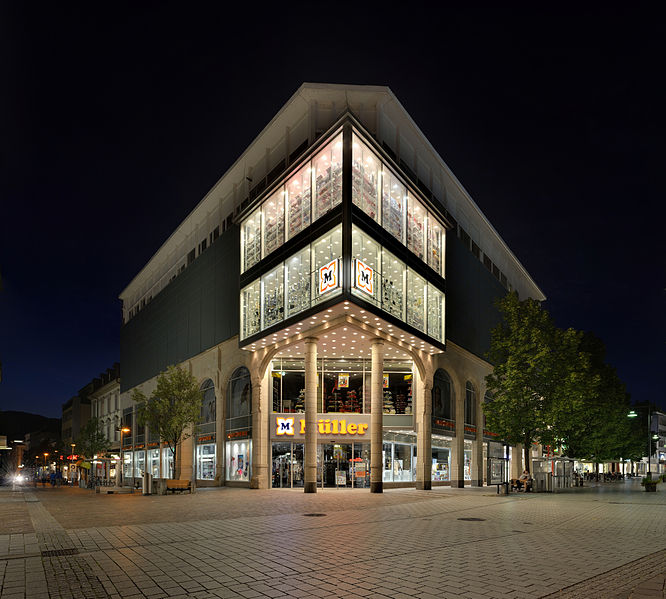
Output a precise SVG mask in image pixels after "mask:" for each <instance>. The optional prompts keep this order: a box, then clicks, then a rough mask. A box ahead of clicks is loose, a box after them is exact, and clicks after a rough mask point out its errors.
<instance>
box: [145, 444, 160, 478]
mask: <svg viewBox="0 0 666 599" xmlns="http://www.w3.org/2000/svg"><path fill="white" fill-rule="evenodd" d="M148 472H150V474H151V476H152V477H153V478H159V477H160V450H159V449H149V450H148Z"/></svg>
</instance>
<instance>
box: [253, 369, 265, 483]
mask: <svg viewBox="0 0 666 599" xmlns="http://www.w3.org/2000/svg"><path fill="white" fill-rule="evenodd" d="M266 374H267V373H264V376H263V377H260V376H253V377H252V477H251V478H250V488H251V489H267V488H268V466H267V456H266V451H267V449H266V447H267V446H266V442H267V439H268V413H267V409H266V408H267V400H266V398H265V395H266V393H267V389H268V384H267V382H266V381H265V380H264V379H265V378H266Z"/></svg>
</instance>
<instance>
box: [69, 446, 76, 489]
mask: <svg viewBox="0 0 666 599" xmlns="http://www.w3.org/2000/svg"><path fill="white" fill-rule="evenodd" d="M70 445H71V446H72V453H71V454H70V456H69V457H70V461H71V464H70V466H69V476H70V478H71V479H72V485H74V448H75V447H76V443H70Z"/></svg>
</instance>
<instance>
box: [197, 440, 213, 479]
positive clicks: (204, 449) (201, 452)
mask: <svg viewBox="0 0 666 599" xmlns="http://www.w3.org/2000/svg"><path fill="white" fill-rule="evenodd" d="M215 454H216V450H215V443H204V444H201V445H197V479H199V480H214V479H215Z"/></svg>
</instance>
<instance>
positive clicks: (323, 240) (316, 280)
mask: <svg viewBox="0 0 666 599" xmlns="http://www.w3.org/2000/svg"><path fill="white" fill-rule="evenodd" d="M341 256H342V225H339V226H337V227H335V229H333V230H332V231H331V232H330V233H327V234H326V235H324V236H322V237H320V238H319V239H318V240H317V241H315V242H314V243H313V244H312V264H313V267H314V271H313V273H312V303H313V304H316V303H317V302H319V301H321V300H323V299H328V298H329V297H331V296H333V295H336V294H338V293H340V292H341V291H342V285H341V283H342V281H341V272H340V262H341V261H340V260H338V262H337V264H335V265H331V262H332V261H333V260H336V259H337V258H340V257H341ZM329 265H330V266H329ZM327 266H328V267H329V268H328V270H329V275H330V277H331V278H330V279H329V281H330V284H329V285H324V286H322V285H321V281H322V272H320V269H323V268H326V267H327ZM303 274H305V273H303Z"/></svg>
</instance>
